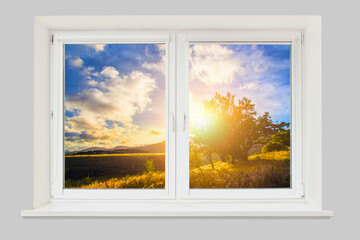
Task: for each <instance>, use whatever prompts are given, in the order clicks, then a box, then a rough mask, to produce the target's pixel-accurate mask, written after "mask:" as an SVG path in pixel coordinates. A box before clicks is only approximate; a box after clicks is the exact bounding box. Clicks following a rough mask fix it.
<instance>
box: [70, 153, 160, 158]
mask: <svg viewBox="0 0 360 240" xmlns="http://www.w3.org/2000/svg"><path fill="white" fill-rule="evenodd" d="M164 155H165V153H116V154H88V155H85V154H84V155H81V154H79V155H66V157H67V158H72V157H117V156H123V157H132V156H164Z"/></svg>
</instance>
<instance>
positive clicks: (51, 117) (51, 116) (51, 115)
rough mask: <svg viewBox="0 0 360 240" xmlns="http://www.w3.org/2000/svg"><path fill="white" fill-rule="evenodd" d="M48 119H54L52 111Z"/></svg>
mask: <svg viewBox="0 0 360 240" xmlns="http://www.w3.org/2000/svg"><path fill="white" fill-rule="evenodd" d="M50 119H54V112H53V111H51V112H50Z"/></svg>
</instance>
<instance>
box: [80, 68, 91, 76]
mask: <svg viewBox="0 0 360 240" xmlns="http://www.w3.org/2000/svg"><path fill="white" fill-rule="evenodd" d="M92 71H94V68H93V67H86V68H84V69H83V70H82V72H81V74H82V75H90V74H91V73H92Z"/></svg>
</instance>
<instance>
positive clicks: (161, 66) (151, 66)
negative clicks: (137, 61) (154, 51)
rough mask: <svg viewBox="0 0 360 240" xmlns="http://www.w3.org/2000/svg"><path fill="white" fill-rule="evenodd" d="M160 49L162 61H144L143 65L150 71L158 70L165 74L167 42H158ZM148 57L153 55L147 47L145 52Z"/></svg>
mask: <svg viewBox="0 0 360 240" xmlns="http://www.w3.org/2000/svg"><path fill="white" fill-rule="evenodd" d="M157 47H158V50H159V57H160V61H158V62H144V63H143V64H142V65H141V66H142V67H143V68H146V69H148V70H150V71H157V72H161V73H162V74H165V44H158V45H157ZM145 54H146V55H147V56H148V57H153V56H151V55H150V54H149V53H148V50H147V49H146V53H145Z"/></svg>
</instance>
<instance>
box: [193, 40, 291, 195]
mask: <svg viewBox="0 0 360 240" xmlns="http://www.w3.org/2000/svg"><path fill="white" fill-rule="evenodd" d="M189 58H190V59H189V61H190V66H189V67H190V69H189V70H190V71H189V74H190V76H189V77H190V83H189V84H190V85H189V88H190V146H189V149H190V152H189V158H190V163H189V164H190V169H189V171H190V188H289V187H290V93H291V88H290V77H291V45H279V44H277V45H260V44H254V45H250V44H190V49H189Z"/></svg>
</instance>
